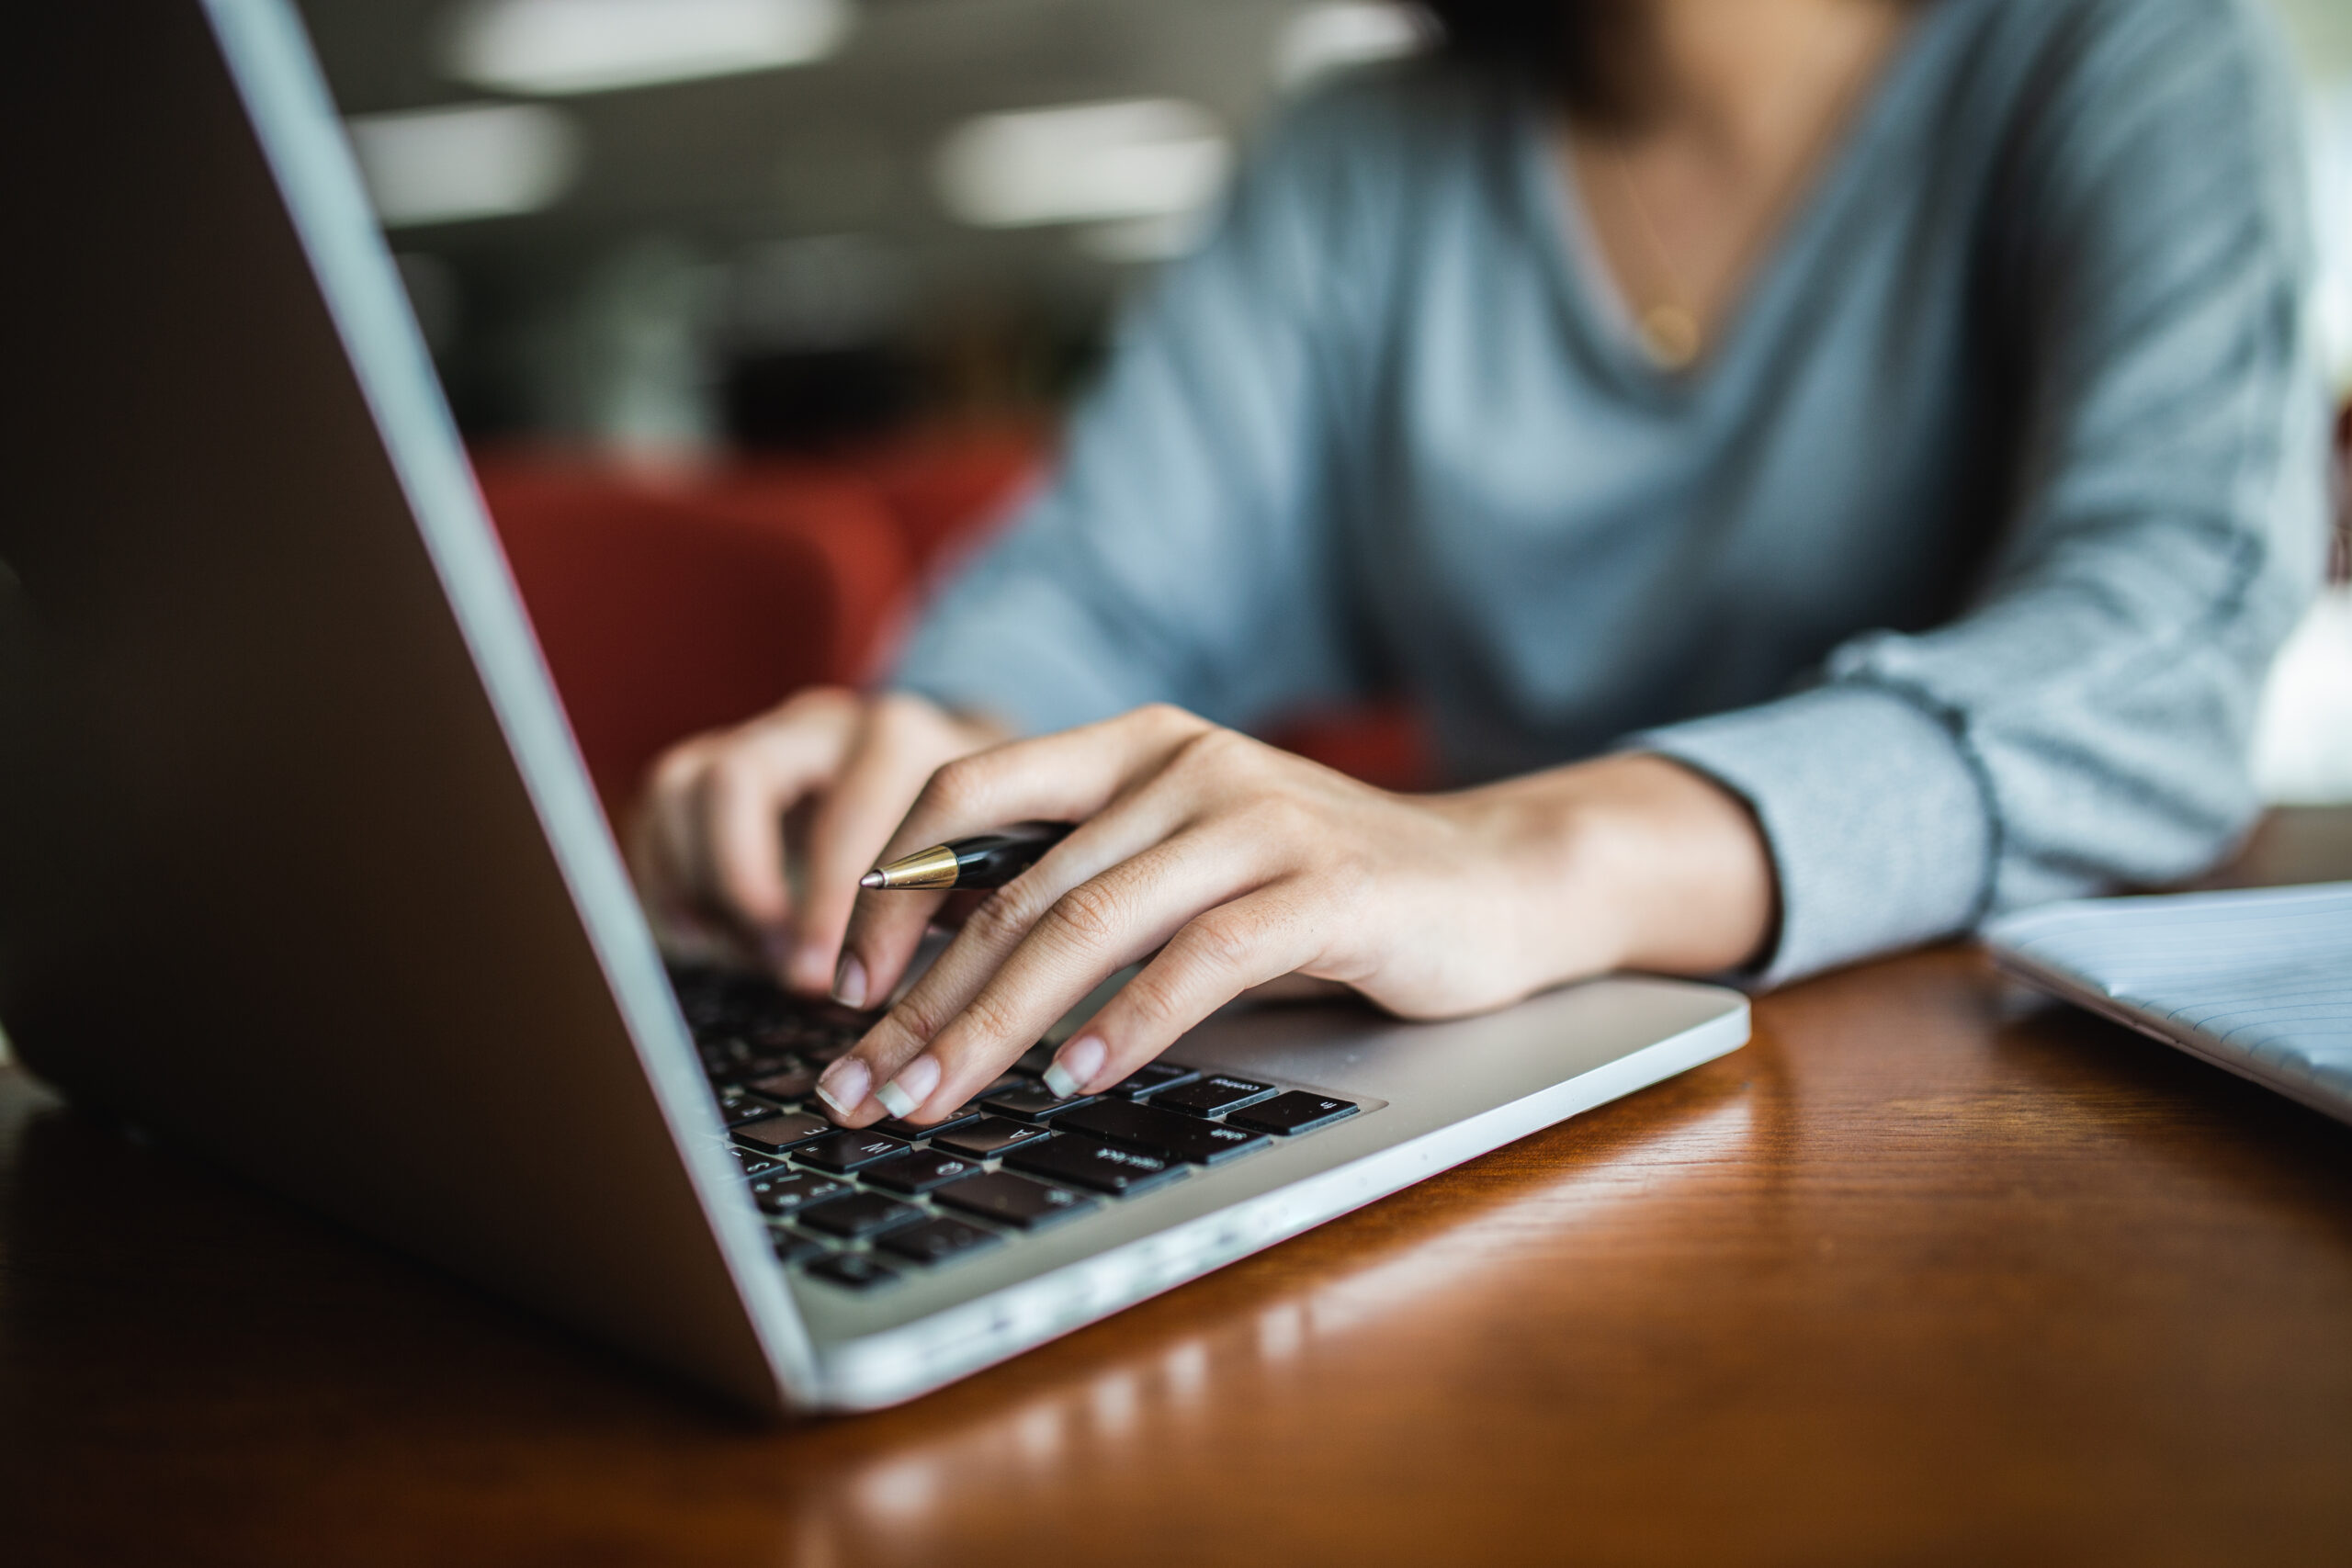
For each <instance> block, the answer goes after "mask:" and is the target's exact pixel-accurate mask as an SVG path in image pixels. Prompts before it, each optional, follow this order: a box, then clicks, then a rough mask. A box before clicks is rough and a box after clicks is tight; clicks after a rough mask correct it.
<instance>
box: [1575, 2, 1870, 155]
mask: <svg viewBox="0 0 2352 1568" xmlns="http://www.w3.org/2000/svg"><path fill="white" fill-rule="evenodd" d="M1628 3H1629V5H1630V8H1631V10H1632V12H1633V14H1634V20H1633V22H1632V25H1630V26H1627V27H1625V28H1622V29H1621V36H1622V38H1623V44H1622V46H1621V47H1623V48H1625V49H1627V50H1628V51H1633V52H1634V55H1635V58H1634V59H1629V60H1627V61H1626V62H1624V66H1625V68H1626V69H1627V71H1628V72H1629V73H1631V74H1632V75H1633V77H1634V79H1635V80H1636V81H1638V82H1639V83H1640V91H1639V93H1638V95H1637V96H1634V98H1633V99H1632V104H1631V107H1632V108H1633V111H1634V118H1632V119H1631V120H1630V121H1629V122H1628V123H1626V124H1624V125H1623V126H1621V127H1618V128H1616V129H1617V130H1619V132H1620V133H1621V135H1622V138H1623V140H1624V141H1626V142H1628V143H1629V144H1638V143H1641V142H1644V141H1653V140H1671V141H1679V142H1682V143H1684V144H1685V145H1686V146H1688V147H1689V148H1690V149H1691V151H1693V152H1706V153H1709V154H1712V155H1713V157H1715V158H1719V159H1722V160H1724V161H1726V162H1729V163H1733V164H1746V165H1758V164H1761V165H1771V164H1777V163H1780V162H1781V161H1783V160H1785V159H1786V157H1787V156H1788V155H1789V153H1790V151H1791V148H1792V146H1793V145H1795V144H1799V143H1803V142H1806V141H1811V140H1813V138H1814V134H1815V130H1817V128H1818V124H1819V122H1820V119H1821V118H1822V117H1823V115H1824V114H1825V113H1832V112H1835V108H1836V105H1835V103H1834V102H1833V101H1832V100H1835V99H1837V98H1838V97H1839V96H1842V94H1841V91H1840V90H1841V88H1842V87H1843V86H1844V85H1846V84H1848V83H1849V82H1851V81H1852V80H1853V79H1854V78H1855V77H1856V76H1858V75H1860V74H1862V72H1861V71H1860V70H1858V67H1859V66H1860V65H1861V64H1862V63H1863V62H1865V61H1866V60H1867V59H1868V58H1869V57H1871V55H1873V54H1874V53H1875V52H1876V51H1877V50H1878V49H1879V48H1880V47H1881V45H1882V44H1883V41H1884V39H1885V37H1886V35H1887V34H1888V33H1889V32H1890V31H1891V27H1890V24H1891V23H1892V22H1893V21H1894V20H1895V19H1896V13H1897V12H1898V11H1899V10H1900V9H1901V7H1900V6H1895V5H1892V4H1889V3H1888V0H1628Z"/></svg>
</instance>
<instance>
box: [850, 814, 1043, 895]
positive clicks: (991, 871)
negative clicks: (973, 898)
mask: <svg viewBox="0 0 2352 1568" xmlns="http://www.w3.org/2000/svg"><path fill="white" fill-rule="evenodd" d="M1070 827H1071V824H1069V823H1068V822H1016V823H1014V824H1013V825H1012V827H1010V828H1007V829H1004V830H1003V831H1002V832H1001V833H982V834H980V835H979V836H978V837H977V838H971V839H957V840H955V841H953V842H952V843H945V844H933V846H932V847H931V848H929V849H927V850H917V851H916V852H914V853H913V854H910V855H907V856H905V857H903V858H902V859H899V860H894V861H892V862H891V863H889V864H888V865H877V866H876V867H875V868H874V869H873V870H872V871H869V872H867V873H866V874H865V875H864V876H861V877H859V878H858V879H857V885H858V886H860V887H931V888H944V887H1001V886H1004V885H1005V884H1006V883H1008V882H1010V881H1012V879H1013V878H1014V877H1016V876H1018V875H1020V874H1022V873H1023V872H1024V871H1027V870H1028V869H1029V868H1030V867H1031V866H1033V865H1035V864H1036V863H1037V861H1038V859H1039V857H1040V856H1042V855H1044V854H1045V852H1046V851H1047V850H1050V849H1052V848H1053V847H1054V846H1055V845H1056V844H1058V843H1060V842H1061V841H1062V840H1064V839H1066V838H1068V837H1069V830H1070Z"/></svg>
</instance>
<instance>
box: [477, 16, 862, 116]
mask: <svg viewBox="0 0 2352 1568" xmlns="http://www.w3.org/2000/svg"><path fill="white" fill-rule="evenodd" d="M853 19H854V13H853V11H852V9H851V6H850V3H849V0H467V3H466V4H464V5H462V6H459V7H458V9H457V11H456V12H455V13H454V14H453V15H452V17H451V18H450V23H449V28H448V31H447V33H446V34H445V35H444V41H445V44H446V48H445V51H444V55H443V58H444V59H445V61H446V62H447V68H448V71H449V73H450V74H451V75H453V76H455V77H456V78H457V79H458V80H459V81H461V82H469V83H471V84H473V85H475V86H478V87H488V88H492V89H494V90H497V91H501V92H509V93H527V94H532V95H535V96H560V95H563V94H568V93H602V92H609V91H611V90H613V89H615V88H619V87H643V86H650V85H653V84H655V83H657V82H690V81H694V80H696V79H698V78H700V77H705V76H730V75H733V74H735V73H739V72H744V71H770V70H774V69H775V68H777V67H779V66H785V65H803V64H807V63H808V62H811V61H815V60H821V59H823V58H824V57H825V56H827V55H829V54H831V53H832V52H833V51H834V50H836V49H838V48H839V47H840V46H841V43H842V39H843V38H844V37H846V36H847V35H848V32H849V28H850V24H851V22H852V20H853Z"/></svg>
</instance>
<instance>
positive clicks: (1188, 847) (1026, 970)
mask: <svg viewBox="0 0 2352 1568" xmlns="http://www.w3.org/2000/svg"><path fill="white" fill-rule="evenodd" d="M1075 841H1076V836H1075V835H1073V838H1072V840H1070V842H1075ZM1279 849H1280V846H1278V845H1273V844H1270V843H1267V842H1265V841H1263V840H1254V839H1253V838H1252V837H1251V836H1250V835H1248V834H1246V833H1243V832H1237V831H1234V830H1232V829H1227V830H1222V831H1198V832H1187V833H1179V834H1178V835H1177V836H1176V837H1174V838H1171V839H1168V840H1164V841H1161V842H1159V843H1156V844H1153V845H1151V846H1150V847H1148V848H1147V849H1144V850H1143V851H1142V852H1140V853H1136V854H1133V855H1131V856H1125V857H1123V858H1120V859H1118V861H1117V863H1115V864H1114V865H1112V866H1111V867H1110V868H1109V869H1107V870H1105V871H1103V873H1102V874H1099V875H1096V876H1092V877H1091V878H1089V879H1087V880H1086V881H1083V882H1080V884H1078V885H1077V886H1072V887H1069V888H1068V889H1067V890H1066V891H1060V892H1058V893H1057V891H1056V889H1057V886H1059V885H1058V884H1056V883H1053V882H1051V881H1046V880H1040V881H1038V882H1035V883H1032V881H1031V878H1032V877H1033V876H1035V874H1036V873H1038V872H1043V871H1046V869H1047V868H1046V863H1044V862H1040V863H1038V865H1037V866H1035V867H1033V868H1032V871H1031V873H1030V874H1028V875H1024V876H1023V877H1022V878H1021V879H1019V880H1018V881H1016V882H1014V883H1013V884H1012V885H1010V886H1006V887H1004V888H1001V889H1000V890H999V892H998V895H997V897H995V898H992V899H991V900H989V903H988V904H987V905H984V906H983V907H982V908H981V909H980V910H979V911H978V912H977V913H976V914H975V915H974V917H973V918H972V919H971V920H969V921H967V923H966V925H965V929H964V931H963V933H962V934H961V935H959V936H958V937H957V938H956V942H953V943H951V944H950V945H949V947H948V950H947V951H946V952H945V953H942V954H941V955H940V958H939V960H938V962H937V963H935V964H933V965H932V968H931V970H930V971H929V972H928V973H927V974H925V975H924V976H923V977H922V979H921V980H920V981H918V982H917V983H916V984H915V986H914V987H913V988H912V989H911V990H910V991H909V992H908V994H907V996H906V997H905V998H904V999H903V1000H901V1001H900V1002H899V1005H898V1006H897V1007H895V1008H893V1009H892V1010H890V1013H889V1014H888V1017H886V1018H884V1019H883V1020H882V1021H881V1022H879V1023H877V1024H876V1026H875V1028H874V1030H873V1031H872V1032H870V1033H869V1034H868V1035H867V1036H866V1038H865V1040H864V1041H861V1042H860V1043H859V1044H858V1047H857V1049H856V1051H854V1053H852V1054H851V1055H849V1056H845V1057H843V1058H842V1061H841V1062H839V1063H836V1064H835V1065H834V1067H833V1068H832V1069H831V1070H829V1072H828V1073H827V1077H826V1081H825V1082H824V1083H823V1084H821V1085H820V1093H822V1094H824V1096H825V1098H826V1100H827V1101H828V1103H830V1104H831V1105H832V1106H833V1108H834V1109H835V1110H836V1111H840V1112H842V1114H843V1115H844V1116H847V1117H850V1118H852V1119H853V1120H856V1119H860V1118H862V1119H863V1120H871V1119H872V1118H873V1116H874V1115H875V1114H876V1113H877V1112H876V1111H874V1110H873V1108H872V1107H871V1106H867V1107H865V1108H864V1109H863V1110H861V1108H860V1107H859V1106H858V1103H857V1101H856V1100H854V1099H853V1098H852V1094H853V1092H854V1093H855V1094H858V1095H864V1094H867V1093H870V1094H872V1095H873V1096H874V1098H875V1100H876V1101H877V1102H878V1104H879V1105H880V1107H881V1108H882V1109H885V1110H888V1111H890V1113H892V1114H893V1115H898V1116H912V1117H915V1118H917V1119H931V1118H935V1117H937V1116H939V1115H943V1114H944V1113H945V1112H947V1111H952V1110H954V1109H955V1108H956V1106H958V1105H960V1104H962V1103H964V1101H965V1100H968V1099H969V1098H970V1097H971V1096H972V1095H973V1094H975V1093H977V1092H978V1090H980V1089H984V1088H986V1087H987V1085H988V1084H989V1081H990V1080H991V1079H993V1078H994V1077H996V1076H997V1074H998V1073H1000V1072H1001V1071H1002V1070H1003V1068H1004V1067H1005V1066H1007V1065H1009V1064H1010V1063H1011V1062H1012V1060H1013V1058H1015V1057H1017V1056H1018V1055H1020V1054H1021V1053H1022V1052H1023V1051H1024V1050H1026V1049H1027V1048H1028V1047H1029V1046H1030V1045H1031V1044H1033V1043H1035V1041H1036V1040H1037V1038H1038V1037H1039V1036H1040V1035H1042V1034H1044V1033H1045V1032H1046V1030H1047V1029H1049V1028H1050V1027H1052V1025H1053V1023H1054V1021H1056V1020H1057V1019H1058V1018H1060V1017H1061V1016H1062V1015H1063V1014H1064V1013H1066V1012H1068V1011H1069V1010H1070V1009H1071V1008H1073V1007H1075V1006H1076V1005H1078V1003H1079V1002H1080V1001H1082V1000H1084V999H1085V998H1086V995H1087V993H1088V992H1090V991H1091V990H1093V989H1094V987H1096V986H1098V985H1100V984H1101V983H1102V982H1103V979H1104V978H1105V977H1106V976H1109V975H1111V974H1113V973H1114V972H1116V971H1117V970H1119V969H1121V968H1123V967H1125V965H1127V964H1132V963H1134V962H1135V961H1136V959H1139V958H1141V957H1143V956H1144V955H1145V954H1147V953H1150V952H1151V951H1153V950H1154V949H1155V948H1158V947H1159V946H1160V945H1161V944H1162V943H1163V942H1166V941H1167V940H1168V939H1169V937H1170V935H1171V934H1172V933H1174V932H1175V931H1177V930H1178V929H1179V928H1181V927H1182V926H1183V925H1184V924H1185V923H1186V922H1187V921H1188V920H1191V919H1193V918H1194V917H1195V916H1197V915H1198V914H1199V913H1200V912H1201V911H1202V910H1203V909H1205V908H1213V907H1215V906H1216V905H1218V904H1220V903H1223V902H1225V901H1226V900H1228V899H1230V898H1233V897H1236V896H1237V895H1238V894H1241V893H1244V892H1246V891H1248V890H1249V889H1250V888H1251V887H1253V886H1257V885H1258V884H1259V883H1260V882H1261V881H1263V880H1264V878H1265V876H1266V874H1267V870H1266V867H1267V865H1268V863H1269V858H1270V856H1271V855H1272V853H1275V852H1279ZM845 1102H846V1103H845Z"/></svg>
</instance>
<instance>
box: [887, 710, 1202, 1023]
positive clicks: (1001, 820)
mask: <svg viewBox="0 0 2352 1568" xmlns="http://www.w3.org/2000/svg"><path fill="white" fill-rule="evenodd" d="M1210 733H1221V732H1215V731H1212V730H1211V729H1210V727H1209V726H1208V724H1207V723H1206V722H1205V721H1204V720H1202V719H1199V718H1195V717H1194V716H1192V715H1191V714H1188V713H1185V712H1183V711H1182V709H1179V708H1171V707H1148V708H1138V709H1136V711H1134V712H1133V713H1127V714H1122V715H1120V716H1118V717H1116V718H1112V719H1105V720H1103V722H1102V723H1100V724H1090V725H1086V726H1084V727H1082V728H1078V729H1069V730H1064V731H1062V732H1061V733H1059V734H1056V735H1047V736H1042V737H1040V738H1038V739H1034V740H1019V741H1014V742H1012V744H1010V745H1004V746H998V747H994V748H991V749H990V750H986V751H980V752H976V753H974V754H973V755H971V756H968V757H964V758H960V759H958V760H957V761H953V762H950V763H948V764H947V765H946V766H944V767H943V768H941V769H940V770H939V771H938V772H937V773H933V775H932V776H931V782H930V783H929V784H926V785H924V786H923V790H922V795H919V796H918V797H917V798H916V801H915V805H914V809H913V810H911V811H910V812H908V813H907V816H906V819H905V820H904V821H903V822H901V823H900V824H899V830H898V831H897V832H896V833H894V834H892V835H891V837H890V841H889V842H888V844H887V845H886V846H884V849H883V856H884V858H893V857H896V856H899V855H904V854H911V853H913V852H915V851H917V850H922V849H928V848H930V847H931V846H932V845H933V844H941V843H945V842H947V841H948V840H951V839H958V838H964V837H967V836H969V835H971V834H975V833H984V832H987V831H989V829H994V828H1001V827H1005V826H1007V825H1009V824H1011V823H1014V822H1027V821H1050V822H1083V821H1086V820H1087V819H1088V818H1092V817H1094V816H1095V815H1097V814H1098V813H1100V812H1102V811H1103V808H1104V807H1107V806H1108V805H1109V804H1110V803H1111V802H1112V801H1113V800H1114V799H1115V798H1116V797H1117V796H1118V795H1120V794H1122V793H1123V792H1124V791H1125V790H1126V789H1128V788H1129V787H1130V786H1131V785H1132V784H1135V783H1136V781H1138V780H1140V779H1148V778H1150V777H1152V776H1154V775H1155V774H1157V773H1159V772H1160V771H1161V770H1162V769H1163V768H1164V767H1165V766H1166V765H1167V763H1168V761H1169V760H1170V757H1171V756H1173V755H1174V754H1175V753H1177V752H1178V751H1180V750H1182V748H1183V747H1184V746H1186V745H1187V744H1188V743H1190V742H1192V741H1193V740H1194V739H1196V738H1199V737H1201V736H1203V735H1204V734H1210ZM1078 837H1079V835H1076V834H1074V835H1072V838H1071V839H1070V840H1065V841H1064V842H1063V843H1062V844H1061V845H1059V846H1057V848H1056V849H1055V851H1054V852H1052V854H1050V855H1048V856H1047V857H1046V859H1047V860H1052V859H1054V858H1056V857H1062V858H1063V859H1064V860H1066V861H1067V860H1068V859H1069V852H1070V851H1071V850H1072V846H1073V844H1074V842H1075V840H1076V839H1077V838H1078ZM1043 864H1044V862H1040V863H1039V867H1041V866H1042V865H1043ZM1039 867H1032V868H1031V871H1030V873H1028V874H1024V876H1025V875H1030V874H1035V872H1036V871H1037V870H1038V869H1039ZM1002 891H1003V890H1000V893H1001V892H1002ZM993 902H995V900H991V903H993ZM939 903H940V900H939V898H938V897H937V896H936V895H921V894H913V893H908V892H903V891H896V890H893V891H887V892H885V891H871V892H866V893H864V894H862V895H861V896H860V897H858V899H857V901H856V905H855V907H854V908H853V909H852V911H851V913H850V918H849V930H848V934H847V937H846V939H845V940H844V942H843V944H842V953H843V962H844V964H847V963H848V962H850V961H854V962H855V963H856V964H857V965H858V967H859V969H860V971H861V973H862V974H863V975H864V976H865V979H866V981H867V984H868V986H869V987H870V989H869V992H868V994H869V995H870V996H876V997H879V996H887V995H888V993H889V991H890V989H891V988H892V987H895V986H896V985H897V984H898V983H899V977H900V976H903V975H904V974H905V973H906V967H907V964H908V963H909V962H910V960H912V958H913V957H914V954H915V950H916V948H917V947H919V946H920V945H921V944H922V934H923V930H924V927H925V926H926V925H927V924H928V923H929V922H930V919H931V917H932V916H933V914H934V913H935V912H936V911H937V909H938V907H939Z"/></svg>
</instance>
